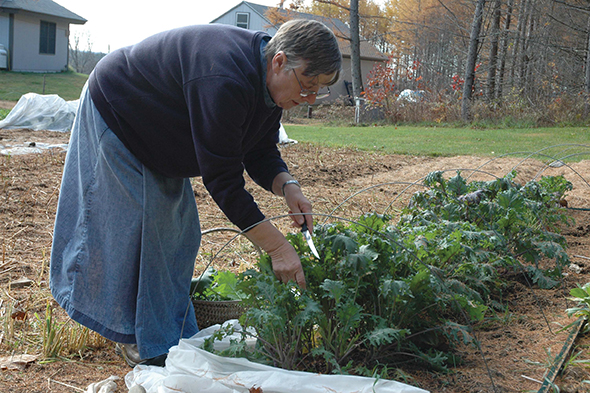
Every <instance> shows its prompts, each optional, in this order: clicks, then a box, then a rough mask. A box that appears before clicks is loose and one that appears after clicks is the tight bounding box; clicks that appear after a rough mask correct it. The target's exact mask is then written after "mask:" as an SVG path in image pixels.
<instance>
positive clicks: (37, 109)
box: [0, 93, 78, 132]
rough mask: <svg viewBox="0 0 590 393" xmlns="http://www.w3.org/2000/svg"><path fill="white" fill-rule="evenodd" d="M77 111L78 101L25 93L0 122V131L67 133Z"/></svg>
mask: <svg viewBox="0 0 590 393" xmlns="http://www.w3.org/2000/svg"><path fill="white" fill-rule="evenodd" d="M77 109H78V100H74V101H66V100H64V99H63V98H61V97H60V96H58V95H57V94H48V95H41V94H36V93H27V94H24V95H23V96H21V98H20V99H19V100H18V102H17V103H16V105H15V106H14V108H12V110H11V111H10V113H9V114H8V116H6V118H5V119H4V120H0V129H2V128H3V129H5V130H11V129H16V128H27V129H31V130H35V131H41V130H47V131H60V132H69V131H71V130H72V125H73V124H74V118H75V117H76V110H77Z"/></svg>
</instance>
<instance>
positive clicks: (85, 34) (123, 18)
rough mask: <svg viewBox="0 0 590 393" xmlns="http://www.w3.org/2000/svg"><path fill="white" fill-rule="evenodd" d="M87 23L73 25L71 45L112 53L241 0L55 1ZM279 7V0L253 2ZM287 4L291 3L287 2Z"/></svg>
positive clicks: (201, 19) (202, 21)
mask: <svg viewBox="0 0 590 393" xmlns="http://www.w3.org/2000/svg"><path fill="white" fill-rule="evenodd" d="M54 2H56V3H58V4H59V5H61V6H63V7H65V8H67V9H68V10H70V11H72V12H74V13H76V14H77V15H79V16H81V17H82V18H84V19H86V20H88V21H87V22H86V24H84V25H81V26H80V25H74V24H71V25H70V30H71V32H70V34H71V35H70V42H72V38H73V36H75V35H78V36H79V38H80V41H79V42H80V46H81V49H84V50H86V49H88V48H87V47H86V43H87V42H90V43H91V44H92V47H91V49H92V51H93V52H104V53H107V52H109V51H113V50H115V49H118V48H121V47H123V46H127V45H132V44H135V43H137V42H139V41H141V40H142V39H144V38H146V37H149V36H151V35H152V34H155V33H158V32H160V31H165V30H169V29H173V28H175V27H182V26H188V25H194V24H206V23H209V22H211V21H212V20H213V19H215V18H217V17H218V16H220V15H221V14H223V13H225V12H226V11H228V10H229V9H230V8H232V7H234V6H236V5H238V4H239V3H241V0H165V1H153V0H147V1H146V0H54ZM251 2H252V3H256V4H261V5H266V6H277V4H278V0H251ZM286 3H287V4H288V2H286Z"/></svg>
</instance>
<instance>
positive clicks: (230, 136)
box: [184, 76, 274, 230]
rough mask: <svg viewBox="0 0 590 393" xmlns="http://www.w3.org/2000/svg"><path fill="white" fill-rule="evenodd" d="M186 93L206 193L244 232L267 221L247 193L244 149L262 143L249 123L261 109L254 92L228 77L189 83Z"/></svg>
mask: <svg viewBox="0 0 590 393" xmlns="http://www.w3.org/2000/svg"><path fill="white" fill-rule="evenodd" d="M184 93H185V98H186V102H187V104H188V108H189V112H190V113H189V115H190V122H191V132H192V135H193V141H194V148H195V152H196V157H197V161H198V165H199V168H200V172H201V176H202V178H203V183H204V184H205V186H206V188H207V190H208V191H209V193H210V194H211V196H212V197H213V199H214V200H215V202H216V203H217V204H218V205H219V207H220V208H221V210H222V211H223V212H224V213H225V215H226V216H227V217H228V219H229V220H230V221H231V222H233V223H234V224H235V225H236V226H238V227H239V228H240V229H242V230H243V229H246V228H248V227H249V226H251V225H253V224H255V223H257V222H259V221H261V220H263V219H264V215H263V214H262V212H261V211H260V209H259V208H258V206H257V204H256V202H255V201H254V198H253V197H252V195H250V193H249V192H248V191H246V189H245V188H244V186H245V181H244V161H245V151H246V150H245V147H244V146H245V145H248V144H251V143H255V144H256V143H257V142H258V141H260V140H264V138H263V137H264V135H261V132H260V130H259V129H256V130H257V131H256V132H252V131H250V130H251V127H250V124H249V122H251V120H252V113H253V111H256V110H257V105H256V101H257V100H256V99H255V97H256V92H255V89H254V88H253V87H251V86H250V85H249V84H248V83H244V82H243V81H239V80H236V79H233V78H230V77H227V76H208V77H207V78H201V79H198V80H195V81H191V82H190V83H187V84H186V85H185V87H184ZM273 165H274V164H273ZM255 172H257V173H259V172H260V171H258V170H256V171H255ZM261 176H262V177H265V176H266V175H264V174H262V175H261ZM262 182H263V183H264V182H265V180H263V181H262Z"/></svg>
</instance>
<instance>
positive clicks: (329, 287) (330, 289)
mask: <svg viewBox="0 0 590 393" xmlns="http://www.w3.org/2000/svg"><path fill="white" fill-rule="evenodd" d="M320 287H321V288H322V289H323V290H324V291H326V292H327V295H325V296H329V297H330V298H332V299H334V301H335V302H336V304H339V303H340V300H341V299H342V295H343V294H344V291H345V290H346V285H345V284H344V283H343V282H342V281H334V280H329V279H326V280H324V282H323V283H322V285H320Z"/></svg>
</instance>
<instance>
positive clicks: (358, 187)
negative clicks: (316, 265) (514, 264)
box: [0, 130, 590, 393]
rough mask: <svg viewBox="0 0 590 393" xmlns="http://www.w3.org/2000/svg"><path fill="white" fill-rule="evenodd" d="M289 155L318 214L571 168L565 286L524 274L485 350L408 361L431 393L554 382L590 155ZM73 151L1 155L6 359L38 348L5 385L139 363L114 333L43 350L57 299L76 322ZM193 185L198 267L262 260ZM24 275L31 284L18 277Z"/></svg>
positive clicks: (486, 330)
mask: <svg viewBox="0 0 590 393" xmlns="http://www.w3.org/2000/svg"><path fill="white" fill-rule="evenodd" d="M68 137H69V135H68V134H63V133H55V132H32V131H27V130H11V131H7V130H0V145H6V144H16V143H24V142H31V141H36V142H44V143H48V144H58V143H64V142H66V141H67V139H68ZM282 154H283V157H284V159H285V161H286V162H287V163H288V165H289V166H290V168H291V171H292V173H293V175H294V176H295V177H296V178H297V179H299V181H300V182H301V184H302V187H303V189H304V190H305V193H306V195H307V196H308V197H309V199H310V200H311V201H312V202H313V204H314V210H315V212H316V213H317V215H316V220H317V221H319V222H322V221H324V220H329V219H338V217H342V218H347V219H354V218H357V217H358V216H359V215H360V214H362V213H364V212H380V213H382V212H389V213H391V214H394V215H395V213H396V212H397V211H399V208H400V207H402V206H404V205H405V204H406V203H407V202H408V199H409V198H410V196H411V194H412V192H414V191H416V190H418V189H420V185H419V184H420V180H421V179H422V178H423V177H424V176H425V175H427V174H428V173H429V172H431V171H433V170H448V171H449V172H448V173H449V174H450V175H452V174H454V173H455V171H454V169H462V173H463V175H464V176H467V175H470V176H471V177H470V179H476V178H477V179H486V180H487V179H491V178H492V176H503V175H505V174H506V173H508V172H509V171H510V170H512V169H513V168H516V169H517V170H518V173H519V175H518V178H517V179H518V180H520V181H522V182H524V181H526V180H529V179H532V178H534V177H538V176H540V175H559V174H563V175H565V176H566V177H567V178H568V180H570V181H571V182H572V183H573V184H574V190H573V191H571V192H569V193H568V195H567V198H566V200H567V203H568V207H567V210H565V211H566V212H567V214H569V215H571V217H572V218H574V219H575V224H574V225H572V226H570V227H566V228H563V234H564V235H565V236H566V238H567V241H568V244H569V248H568V255H569V256H570V259H571V262H572V266H571V269H569V270H568V271H567V274H566V275H564V277H563V283H562V286H561V287H560V288H558V289H555V290H540V289H538V288H536V287H531V286H530V285H528V284H527V282H526V281H525V280H522V279H518V277H515V280H514V282H513V284H512V285H511V287H510V288H509V290H507V291H505V294H504V296H505V299H504V302H505V305H506V312H505V313H504V314H502V315H497V316H496V318H492V319H489V320H488V321H487V322H486V324H483V325H481V326H478V327H477V329H476V338H477V340H478V343H479V347H478V348H474V347H464V348H459V349H458V354H459V355H460V357H461V358H462V359H463V362H462V363H461V364H457V366H456V367H454V368H453V369H452V370H451V372H449V373H447V374H441V373H434V372H432V371H428V370H421V369H413V368H409V369H404V370H402V371H403V374H404V375H405V376H406V378H407V379H406V381H405V382H407V383H409V384H412V385H416V386H419V387H422V388H424V389H427V390H430V391H432V392H457V393H460V392H523V391H538V390H539V388H540V387H541V384H540V383H539V382H536V381H541V380H543V378H544V373H545V372H546V369H547V367H548V365H549V363H550V361H551V360H552V359H553V358H554V357H555V356H556V355H557V354H558V353H559V352H560V351H561V350H562V348H563V347H564V343H565V342H566V339H567V336H568V333H567V332H562V333H560V332H559V329H560V326H565V325H566V324H568V323H569V322H571V320H570V319H568V318H567V316H566V313H565V310H566V309H567V308H568V307H572V306H573V303H572V302H571V301H568V300H567V295H568V292H569V289H570V288H572V287H575V286H576V284H577V283H579V284H585V283H586V282H589V281H590V213H589V212H588V211H587V209H588V208H590V186H589V185H588V183H587V181H588V180H590V176H589V175H588V174H590V161H588V160H586V161H582V162H579V163H575V164H571V165H570V166H569V167H568V166H562V167H559V168H550V167H547V166H545V165H544V163H543V162H540V161H537V160H534V159H528V160H525V161H522V159H518V158H502V159H497V160H490V159H489V158H481V157H470V156H460V157H443V158H440V157H439V158H433V157H413V156H401V155H381V154H373V153H368V152H363V151H358V150H354V149H328V148H320V147H317V146H314V145H310V144H305V143H301V144H296V145H292V146H289V147H285V148H283V149H282ZM64 158H65V154H64V153H63V152H59V151H46V152H44V153H42V154H28V155H13V156H0V222H1V225H0V239H1V240H2V244H1V246H2V248H1V250H0V252H1V254H0V255H1V257H0V289H1V290H0V322H1V323H2V332H1V333H0V358H2V357H4V356H10V355H20V354H25V353H26V354H29V355H33V356H34V357H36V359H35V360H28V361H24V362H23V363H22V364H20V365H17V364H14V363H12V364H10V362H7V361H6V360H5V359H4V360H2V359H0V368H2V370H1V371H0V391H2V392H23V393H25V392H27V393H29V392H75V391H85V390H86V388H87V386H88V385H89V384H91V383H95V382H98V381H101V380H104V379H106V378H108V377H109V376H111V375H115V376H118V377H120V378H124V376H125V375H126V374H127V373H128V372H129V371H130V370H131V369H130V368H129V367H127V366H126V365H125V363H124V362H123V361H122V359H120V358H119V357H118V356H117V355H116V354H115V352H114V344H113V343H111V342H108V341H106V340H100V339H96V340H95V343H94V348H93V349H88V350H85V351H82V352H80V353H78V354H72V355H70V356H69V357H68V358H67V359H64V360H59V361H53V362H45V361H44V359H43V356H42V354H41V353H40V349H39V346H38V342H40V337H39V334H40V329H38V328H37V329H34V325H35V324H39V323H41V321H43V320H44V318H45V315H46V314H45V312H46V307H47V304H49V305H50V306H51V307H53V308H54V313H53V317H54V318H55V319H56V320H57V321H66V320H67V318H66V316H65V313H64V312H63V310H61V309H60V308H59V306H57V304H56V303H55V301H54V300H53V299H52V297H51V295H50V293H49V289H48V274H47V270H48V263H49V255H50V250H51V240H52V232H53V220H54V217H55V209H56V204H57V199H58V196H59V185H60V179H61V173H62V169H63V162H64ZM466 168H468V169H466ZM469 169H478V170H477V171H470V170H469ZM583 176H586V180H584V179H583ZM193 184H194V190H195V197H196V199H197V203H198V207H199V213H200V218H201V224H202V227H203V230H205V231H206V234H205V235H204V237H203V244H202V249H201V252H200V255H199V257H198V260H197V263H196V268H195V274H198V273H199V272H200V271H202V270H203V269H204V268H205V266H206V265H208V264H209V263H211V264H212V265H213V266H215V267H216V268H219V269H231V270H242V269H245V268H246V267H249V266H251V265H252V263H253V260H254V259H255V256H256V252H255V250H253V248H252V247H251V245H250V244H249V243H248V242H247V241H246V240H244V239H240V238H238V239H234V240H233V241H232V242H231V243H230V244H229V246H228V241H230V240H231V239H232V238H233V237H234V236H235V235H236V234H235V233H234V232H232V231H223V230H222V231H210V230H211V229H216V228H227V227H229V228H232V227H233V226H232V225H231V224H230V223H229V222H228V221H227V219H226V218H225V216H224V215H223V214H222V213H221V212H220V210H219V209H218V208H217V206H216V205H215V203H214V202H213V201H212V199H211V198H210V196H209V195H208V193H207V192H206V190H205V188H204V187H203V185H202V183H201V181H200V179H194V181H193ZM247 188H248V189H249V190H250V191H251V192H252V194H253V195H254V197H255V199H256V200H257V201H258V203H259V205H260V207H261V209H262V210H263V211H264V213H265V214H266V215H267V217H277V216H281V215H284V214H285V213H286V211H285V208H284V205H283V203H282V200H281V198H279V197H276V196H274V195H271V194H269V193H267V192H266V191H264V190H261V189H259V188H258V187H257V186H256V185H254V184H253V182H251V181H250V180H247ZM361 191H362V192H361ZM584 209H586V210H584ZM328 216H330V217H328ZM273 222H274V223H275V225H277V227H279V229H281V230H283V231H285V232H287V231H293V230H294V229H292V228H291V227H290V225H289V220H288V218H276V219H275V220H273ZM21 279H28V280H30V281H28V282H27V281H23V283H24V284H23V283H19V280H21ZM20 285H23V286H20ZM35 314H37V316H38V317H37V316H36V315H35ZM589 346H590V340H589V339H588V337H586V336H585V335H582V334H581V335H579V336H578V338H577V340H576V342H575V345H574V347H575V349H574V351H575V352H574V353H578V352H580V351H581V353H580V354H579V356H578V357H577V359H578V360H580V359H590V349H589ZM535 380H536V381H535ZM584 380H590V373H589V372H588V370H587V369H586V368H585V367H584V366H583V364H578V365H576V364H574V363H571V362H570V363H569V364H567V367H566V368H565V370H564V371H563V372H562V373H561V375H560V376H559V377H558V378H557V381H556V384H557V385H558V386H559V387H560V391H561V392H583V391H588V388H587V387H584V386H590V385H587V384H583V383H582V381H584ZM118 386H119V388H118V391H119V392H126V391H127V389H126V388H125V385H124V383H123V382H122V381H119V382H118Z"/></svg>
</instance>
